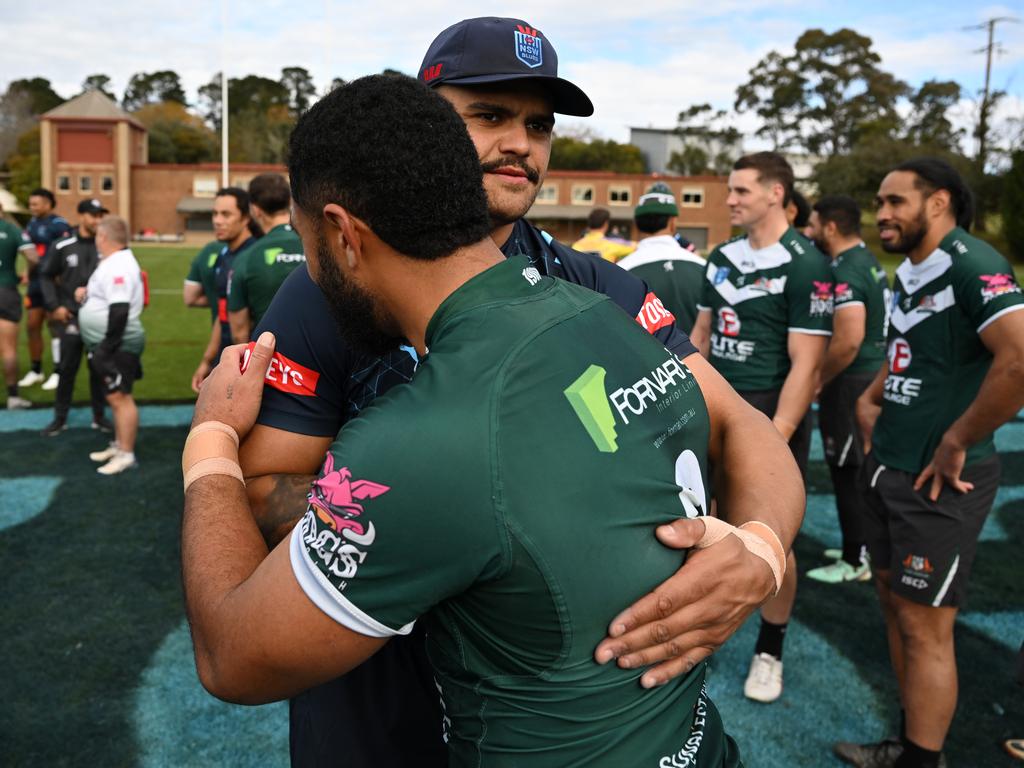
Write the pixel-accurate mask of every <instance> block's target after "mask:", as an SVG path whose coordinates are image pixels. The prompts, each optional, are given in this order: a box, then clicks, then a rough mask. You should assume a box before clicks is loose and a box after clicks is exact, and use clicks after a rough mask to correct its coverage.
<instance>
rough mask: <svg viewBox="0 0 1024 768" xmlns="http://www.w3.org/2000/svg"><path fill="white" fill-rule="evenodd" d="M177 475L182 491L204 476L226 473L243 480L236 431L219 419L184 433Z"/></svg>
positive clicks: (198, 425)
mask: <svg viewBox="0 0 1024 768" xmlns="http://www.w3.org/2000/svg"><path fill="white" fill-rule="evenodd" d="M181 474H182V476H183V477H184V479H185V492H186V493H187V492H188V489H189V486H190V485H192V483H194V482H195V481H196V480H198V479H199V478H201V477H206V476H207V475H228V476H230V477H234V478H237V479H238V480H239V482H241V483H243V484H244V483H245V478H244V476H243V475H242V468H241V466H239V464H238V433H236V432H235V430H234V429H232V428H231V427H229V426H228V425H227V424H224V423H223V422H220V421H204V422H203V423H202V424H197V425H196V426H195V427H193V429H192V431H191V432H189V433H188V438H187V439H186V440H185V448H184V450H183V451H182V454H181Z"/></svg>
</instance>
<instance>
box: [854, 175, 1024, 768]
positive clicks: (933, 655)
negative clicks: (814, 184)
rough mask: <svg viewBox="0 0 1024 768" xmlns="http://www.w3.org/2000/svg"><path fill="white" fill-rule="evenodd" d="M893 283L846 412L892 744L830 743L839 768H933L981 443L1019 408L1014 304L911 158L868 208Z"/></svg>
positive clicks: (1020, 317) (944, 179)
mask: <svg viewBox="0 0 1024 768" xmlns="http://www.w3.org/2000/svg"><path fill="white" fill-rule="evenodd" d="M875 202H876V205H877V206H878V215H877V220H878V229H879V233H880V235H881V238H882V247H883V248H884V249H885V250H886V251H887V252H889V253H902V254H905V255H906V259H904V261H903V263H902V264H900V266H899V267H898V268H897V269H896V274H895V279H894V281H893V298H892V314H891V318H890V323H889V336H888V348H887V353H888V364H887V365H886V366H884V367H883V368H881V369H880V370H879V372H878V374H877V376H876V377H875V380H874V381H873V382H872V383H871V385H870V387H868V389H867V390H866V391H865V392H864V394H863V395H861V397H860V399H859V400H858V401H857V414H858V420H859V421H860V425H861V431H862V433H863V434H864V436H865V439H866V440H870V444H871V453H870V455H868V457H867V460H866V463H865V472H864V474H863V475H862V477H863V478H864V479H865V480H866V481H867V485H868V488H867V489H866V493H867V500H868V510H869V514H868V515H867V517H866V518H865V528H864V532H865V536H866V539H867V544H868V551H869V552H870V554H871V560H872V562H873V563H874V567H875V585H876V587H877V590H878V597H879V602H880V603H881V606H882V614H883V616H884V617H885V623H886V630H887V638H888V641H889V657H890V660H891V661H892V666H893V671H894V672H895V674H896V681H897V683H898V685H899V691H900V704H901V705H902V710H903V722H902V724H901V728H900V738H899V740H896V739H887V740H885V741H882V742H878V743H874V744H850V743H839V744H837V745H836V747H835V751H836V754H837V755H839V757H841V758H842V759H844V760H846V761H847V762H849V763H852V764H853V765H862V766H865V765H872V766H889V765H895V766H899V768H915V767H917V766H927V767H931V766H936V765H940V764H941V763H940V760H941V757H940V752H941V750H942V745H943V743H944V742H945V739H946V734H947V732H948V730H949V726H950V724H951V722H952V720H953V713H954V711H955V709H956V699H957V671H956V656H955V653H954V643H953V625H954V622H955V621H956V616H957V611H958V609H959V607H960V606H961V605H962V604H963V601H964V599H965V597H966V594H967V579H968V577H969V575H970V572H971V566H972V564H973V561H974V555H975V550H976V548H977V542H978V536H979V534H980V533H981V528H982V526H983V525H984V523H985V518H986V517H987V516H988V513H989V511H990V510H991V509H992V503H993V501H994V500H995V496H996V490H997V488H998V485H999V457H998V456H997V455H996V451H995V445H994V443H993V441H992V433H993V432H994V431H995V430H996V429H997V428H998V427H999V426H1001V425H1002V424H1004V423H1006V422H1007V421H1009V420H1010V419H1012V418H1013V417H1014V416H1016V415H1017V413H1018V412H1019V411H1020V409H1021V408H1022V407H1024V312H1022V311H1021V310H1024V296H1022V295H1021V289H1020V286H1019V285H1018V284H1017V280H1016V278H1015V277H1014V274H1013V270H1012V269H1011V268H1010V265H1009V264H1008V263H1007V261H1006V259H1004V258H1003V257H1002V256H1001V255H1000V254H999V253H998V252H997V251H995V250H994V249H993V248H992V247H991V246H990V245H988V244H987V243H985V242H984V241H982V240H979V239H978V238H976V237H972V236H971V235H970V234H968V232H967V227H969V226H970V224H971V220H972V219H973V215H974V211H973V208H974V206H973V198H972V195H971V191H970V189H969V188H968V187H967V185H966V184H965V183H964V181H963V179H962V178H961V177H960V174H958V173H957V172H956V171H955V170H954V169H953V168H952V167H951V166H950V165H949V164H948V163H946V162H945V161H943V160H939V159H936V158H919V159H916V160H910V161H908V162H906V163H903V164H902V165H900V166H898V167H897V168H895V169H894V170H893V171H891V172H890V173H889V174H888V175H887V176H886V177H885V178H884V179H883V180H882V184H881V186H880V187H879V189H878V196H877V198H876V200H875Z"/></svg>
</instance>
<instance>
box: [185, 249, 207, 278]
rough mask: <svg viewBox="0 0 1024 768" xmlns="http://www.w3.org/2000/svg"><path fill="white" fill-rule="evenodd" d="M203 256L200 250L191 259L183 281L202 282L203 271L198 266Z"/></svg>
mask: <svg viewBox="0 0 1024 768" xmlns="http://www.w3.org/2000/svg"><path fill="white" fill-rule="evenodd" d="M203 257H204V253H203V251H200V252H199V253H197V254H196V256H195V258H194V259H192V263H191V264H189V267H188V274H187V275H185V282H186V283H200V284H202V282H203V273H202V268H201V266H200V262H202V260H203Z"/></svg>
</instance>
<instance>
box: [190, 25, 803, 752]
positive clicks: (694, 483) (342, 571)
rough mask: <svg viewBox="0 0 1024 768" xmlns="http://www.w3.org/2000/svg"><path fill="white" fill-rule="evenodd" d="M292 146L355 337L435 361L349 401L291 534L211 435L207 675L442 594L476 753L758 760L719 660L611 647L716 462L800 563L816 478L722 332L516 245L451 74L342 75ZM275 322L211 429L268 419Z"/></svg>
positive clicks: (201, 590) (206, 395) (194, 496)
mask: <svg viewBox="0 0 1024 768" xmlns="http://www.w3.org/2000/svg"><path fill="white" fill-rule="evenodd" d="M524 34H525V33H524ZM528 37H529V36H528ZM527 43H528V41H524V43H523V44H524V45H527ZM534 45H536V42H534ZM531 51H533V53H531ZM522 53H523V55H536V50H535V48H533V49H531V48H529V47H526V48H525V49H524V51H523V52H522ZM428 127H429V130H427V128H428ZM339 142H340V143H341V144H342V145H343V146H345V148H346V151H344V152H338V151H335V149H336V147H337V146H338V144H339ZM289 163H290V175H291V180H292V184H293V189H294V193H295V207H294V216H295V222H296V226H297V227H298V229H299V231H300V232H301V234H302V236H303V242H304V245H305V246H306V248H307V252H308V253H309V254H311V258H310V262H309V269H310V273H311V275H312V277H313V278H314V280H316V282H317V283H318V285H319V286H320V288H321V289H322V291H323V293H324V295H325V296H326V297H327V298H328V301H329V305H330V308H331V311H332V313H333V314H334V315H335V317H336V320H337V321H338V323H339V325H341V326H343V328H342V331H343V336H344V338H346V339H347V340H348V341H349V342H352V343H359V344H360V345H361V346H362V347H364V348H365V349H366V350H367V351H368V352H371V353H379V352H380V351H381V350H386V349H390V348H392V347H393V345H394V344H395V343H396V341H397V340H400V339H404V340H406V341H407V342H408V343H409V344H410V345H411V346H412V347H414V348H415V350H416V351H417V353H418V355H419V356H420V359H421V364H420V367H419V369H418V371H417V372H416V374H415V376H414V377H413V379H412V380H411V381H410V382H409V383H408V384H405V385H400V386H397V387H395V388H393V389H391V390H390V391H389V392H388V393H387V394H385V395H383V396H382V397H380V398H378V399H376V400H375V401H374V403H373V404H372V405H370V406H369V407H367V408H366V409H364V410H363V411H362V413H361V415H360V416H359V418H357V419H354V420H353V421H351V422H350V423H349V424H348V425H347V426H346V428H345V430H343V432H342V436H341V437H340V438H339V440H338V441H336V442H335V444H334V445H333V446H332V448H331V450H330V452H329V454H328V458H327V461H326V463H325V465H324V467H323V469H322V471H321V473H320V477H319V479H318V480H317V481H316V482H315V483H314V485H313V488H312V490H311V492H310V496H309V499H310V504H309V507H308V511H307V513H306V516H305V517H304V518H303V519H302V521H301V522H300V523H299V525H298V526H296V528H295V530H294V532H293V533H292V535H291V536H290V537H289V540H286V541H284V542H282V543H281V545H279V546H278V547H276V548H275V550H274V551H273V552H271V553H270V554H269V556H268V555H267V548H266V545H265V544H264V540H263V537H262V534H261V533H260V531H259V529H258V527H257V526H256V524H255V522H254V520H253V519H252V517H251V513H250V511H249V506H248V501H247V497H246V493H245V489H244V486H243V484H242V482H241V470H240V468H239V467H238V466H237V463H235V464H233V466H232V463H231V462H230V461H226V457H227V456H228V455H229V454H224V458H216V457H214V456H213V455H209V456H208V457H207V456H206V455H205V454H204V455H200V456H195V455H194V454H190V450H191V449H190V448H189V447H188V445H187V446H186V457H185V460H184V461H183V465H184V466H185V467H186V494H185V504H186V507H185V516H184V520H183V533H182V536H183V539H182V545H183V551H182V560H183V569H184V583H185V591H186V596H187V604H188V611H189V616H190V621H191V624H192V631H193V638H194V644H195V649H196V656H197V665H198V669H199V671H200V676H201V679H202V680H203V682H204V685H206V686H207V687H208V688H209V689H210V690H212V691H213V692H215V693H216V694H217V695H220V696H222V697H225V698H230V699H232V700H238V701H257V700H267V699H270V698H280V697H283V696H286V695H288V694H290V693H293V692H295V691H298V690H302V689H304V688H307V687H309V686H310V685H313V684H315V683H317V682H319V681H323V680H327V679H330V678H332V677H334V676H337V675H339V674H341V673H343V672H345V671H346V670H348V669H350V668H352V667H353V666H354V665H356V664H358V663H360V662H361V661H362V660H363V659H365V658H367V657H368V656H369V655H370V654H372V653H373V652H374V651H376V650H377V649H378V648H380V646H381V645H382V644H383V643H384V642H386V640H387V639H388V638H389V637H392V636H395V635H398V634H405V633H408V632H409V631H411V629H412V626H413V624H414V623H415V621H416V620H417V619H419V618H420V617H421V616H423V617H425V618H424V620H425V621H426V622H427V623H428V624H429V625H430V627H431V630H430V632H429V633H428V638H429V639H428V643H429V645H430V656H431V660H432V663H433V664H434V667H435V670H436V672H437V675H438V678H439V687H440V689H441V692H442V695H443V699H444V705H445V725H446V737H447V741H448V744H449V749H450V750H451V755H452V758H451V759H452V764H453V765H466V764H475V765H511V764H523V763H524V762H526V763H529V764H530V765H533V766H545V765H552V766H569V765H594V764H598V763H603V764H607V765H678V766H684V765H696V764H699V765H702V766H722V765H736V764H738V755H737V754H736V750H735V746H734V744H733V743H732V742H731V740H730V739H728V738H727V737H726V736H725V734H724V732H723V729H722V725H721V720H720V718H719V717H718V714H717V712H716V711H715V709H714V707H713V705H712V704H711V702H710V701H708V699H707V697H706V695H705V693H704V691H703V674H704V671H703V666H704V665H702V664H698V665H696V666H695V667H693V668H692V669H690V670H689V671H688V672H687V673H686V674H685V675H683V676H680V677H678V678H676V679H674V680H671V681H668V682H666V683H665V684H664V685H662V686H659V687H655V688H653V689H650V690H644V688H643V686H642V685H641V684H640V681H641V678H642V675H643V671H642V669H640V668H639V666H638V665H624V666H619V665H614V664H603V665H602V664H597V663H596V662H595V661H594V648H595V647H596V646H597V644H598V642H599V641H600V640H601V639H602V638H603V637H604V636H605V632H606V629H607V622H608V616H607V610H608V605H609V604H611V605H616V604H621V603H623V602H628V600H630V599H633V597H635V596H637V595H641V594H644V593H645V592H646V591H648V590H650V589H651V588H652V587H654V586H655V585H657V584H658V583H659V582H660V581H662V580H663V579H664V578H666V577H667V576H669V575H670V574H671V573H673V572H674V570H675V569H676V567H677V566H678V561H677V558H676V557H674V556H673V553H672V552H671V551H670V550H666V549H662V548H661V546H660V545H659V544H658V542H657V539H656V538H654V537H652V536H651V526H652V524H658V523H669V522H671V521H672V520H673V519H674V518H675V517H676V516H677V515H678V514H679V510H683V511H684V512H685V514H686V515H687V516H689V517H697V516H700V515H702V514H703V513H704V512H705V511H706V509H707V503H708V498H707V492H706V488H707V487H708V485H709V483H710V482H711V478H710V476H709V474H708V473H709V470H708V467H709V465H711V466H714V467H715V468H716V475H715V478H714V482H715V487H716V490H717V491H718V495H719V498H720V499H722V501H723V503H725V504H729V505H730V506H733V507H735V508H736V509H737V510H738V512H739V514H742V515H749V514H750V513H751V511H752V510H754V509H758V510H759V512H758V515H759V517H760V518H761V519H762V520H763V521H764V522H765V523H767V524H768V525H769V526H772V527H773V528H775V530H777V531H779V533H780V536H779V538H780V539H781V544H779V547H778V555H777V557H776V560H775V562H776V564H781V562H782V561H783V559H784V546H788V545H789V544H790V542H791V539H792V536H793V535H794V534H795V526H794V525H793V518H794V517H797V518H798V517H799V514H798V511H799V509H800V507H801V505H802V503H803V491H802V488H801V485H800V481H799V474H798V472H797V469H796V467H795V464H794V462H793V461H792V459H791V458H790V457H789V456H788V455H787V454H786V452H785V451H782V450H779V449H781V447H782V441H781V440H780V438H779V436H778V434H777V433H776V432H775V431H774V430H773V429H772V428H771V426H770V424H769V423H768V421H767V420H766V419H763V418H761V417H757V416H756V415H755V414H753V413H752V411H751V409H750V408H749V407H748V406H747V405H746V404H745V403H743V401H742V400H741V399H740V398H739V397H737V396H736V395H735V393H734V392H733V391H732V390H731V389H730V388H729V387H728V386H727V385H726V384H725V382H724V381H723V380H722V379H721V377H719V376H718V375H717V374H716V373H715V372H714V370H713V369H712V368H711V367H710V366H709V365H707V363H706V362H705V361H704V360H703V359H702V358H700V357H699V356H698V355H696V354H691V355H688V356H687V359H686V361H685V362H684V361H681V360H679V359H678V358H676V357H675V356H674V355H672V354H671V353H669V352H668V351H667V350H666V349H665V348H664V347H663V346H662V345H661V344H659V343H658V342H657V341H655V340H653V339H651V338H650V336H649V334H648V333H647V332H646V331H645V330H644V329H643V328H641V327H638V324H637V323H635V322H634V321H632V320H631V319H630V318H629V317H628V316H627V315H624V314H623V313H622V311H621V310H620V309H619V308H618V306H617V305H614V304H613V303H612V302H611V301H610V300H609V299H607V298H605V297H603V296H600V295H598V294H596V293H593V292H590V291H587V290H584V289H582V288H579V287H576V286H572V285H569V284H568V283H566V282H564V281H559V280H553V279H551V278H546V277H542V276H541V275H540V273H539V272H538V270H536V268H533V267H530V266H529V262H528V261H527V260H526V259H524V258H522V257H519V256H516V257H512V258H508V259H506V258H505V257H504V256H503V254H502V253H501V252H500V250H499V249H498V247H497V246H496V245H495V243H494V242H493V240H492V239H491V238H490V237H489V235H490V232H491V228H492V223H491V221H490V219H489V216H488V202H487V198H486V195H485V193H484V190H483V187H482V184H481V168H480V164H479V160H478V158H477V154H476V151H475V149H474V146H473V144H472V141H471V140H470V138H469V135H468V134H467V133H466V129H465V126H464V124H463V122H462V120H461V119H460V118H459V116H458V115H457V114H456V113H455V112H454V111H453V110H452V108H451V105H450V104H449V103H448V102H447V101H446V100H445V99H444V98H443V97H442V96H440V95H439V94H437V93H436V92H432V91H430V90H429V89H427V88H424V87H423V86H422V85H421V84H418V83H415V82H413V81H411V80H409V79H407V78H398V77H388V76H375V77H370V78H363V79H361V80H358V81H356V82H354V83H351V84H349V85H347V86H343V87H341V88H338V89H336V90H335V91H333V92H332V93H331V94H330V95H328V96H327V97H325V98H324V99H323V100H322V101H321V102H320V103H319V104H317V105H316V106H314V107H313V108H312V109H310V110H309V111H308V112H306V113H305V114H304V115H303V116H302V118H300V120H299V123H298V125H297V126H296V128H295V131H294V133H293V135H292V140H291V145H290V152H289ZM439 179H444V192H445V194H434V192H435V191H436V190H437V184H438V180H439ZM483 328H486V329H487V333H482V332H481V330H482V329H483ZM272 343H273V337H272V336H271V335H270V334H267V336H266V337H261V339H260V342H259V343H258V344H257V345H256V346H255V347H254V348H253V349H254V351H253V353H252V356H251V357H250V358H249V360H248V369H247V370H246V371H245V373H239V370H238V363H239V362H240V361H241V352H240V350H239V349H238V348H232V349H231V350H228V352H226V353H225V358H224V361H223V363H222V364H221V365H220V366H218V368H217V370H216V371H215V372H214V373H213V374H212V376H211V378H210V379H209V380H208V381H207V383H206V384H205V385H204V387H203V389H202V391H201V393H200V397H199V401H198V403H197V406H196V417H195V421H196V423H197V425H199V424H202V425H204V426H205V427H206V430H205V431H204V430H200V429H196V430H194V432H193V435H192V436H190V444H192V445H196V446H198V445H199V444H200V440H207V438H204V437H203V435H205V434H207V432H210V431H211V430H212V431H221V430H220V429H219V428H218V427H217V426H216V425H211V423H210V422H211V421H218V422H221V425H220V427H223V426H224V425H225V424H227V425H228V426H229V427H231V428H232V429H234V430H235V432H240V434H235V435H234V436H235V437H236V438H237V437H242V438H244V436H245V433H246V432H247V431H248V429H250V428H251V426H252V424H253V422H254V421H255V418H256V414H257V411H258V405H259V398H260V394H261V391H262V389H263V376H264V374H265V372H266V371H267V369H268V366H269V364H270V362H271V353H272V351H273V350H272ZM228 433H229V434H231V430H228ZM223 438H224V435H223V434H222V435H221V436H220V438H217V439H223ZM193 439H195V441H196V442H195V443H192V441H193ZM752 446H756V447H752ZM763 448H768V449H769V450H768V454H769V455H768V456H767V457H765V458H762V457H760V456H759V455H757V451H758V450H760V449H763ZM772 448H774V450H772ZM196 450H197V451H198V448H197V449H196ZM230 450H233V451H234V457H235V459H237V441H236V442H234V443H232V444H231V449H230ZM208 462H212V463H208ZM218 462H220V464H218ZM225 462H226V464H227V466H225ZM740 467H742V471H740V469H739V468H740ZM221 473H223V474H221ZM229 474H230V475H231V476H230V477H228V476H226V475H229ZM769 488H771V492H770V493H769V491H768V489H769ZM594 510H600V513H599V514H595V512H594ZM752 530H753V529H752ZM726 539H727V540H728V541H723V543H726V544H727V545H728V546H730V547H735V548H736V551H737V555H738V554H739V553H740V552H741V551H742V550H741V549H740V547H742V546H743V545H742V544H740V540H739V539H738V538H736V537H733V536H727V537H726ZM716 546H719V545H716ZM765 570H769V569H767V567H766V569H765ZM775 583H776V584H777V583H778V581H777V580H776V582H775ZM627 711H628V716H624V715H623V713H624V712H627Z"/></svg>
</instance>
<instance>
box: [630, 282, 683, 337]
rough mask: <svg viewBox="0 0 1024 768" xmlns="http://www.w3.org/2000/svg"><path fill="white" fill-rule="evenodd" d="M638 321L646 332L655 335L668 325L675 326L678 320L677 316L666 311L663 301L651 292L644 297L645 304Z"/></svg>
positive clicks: (637, 316)
mask: <svg viewBox="0 0 1024 768" xmlns="http://www.w3.org/2000/svg"><path fill="white" fill-rule="evenodd" d="M636 321H637V322H638V323H640V325H642V326H643V327H644V330H645V331H647V332H648V333H654V332H655V331H657V330H659V329H661V328H664V327H665V326H667V325H674V324H675V322H676V318H675V315H673V314H672V313H671V312H669V311H668V310H667V309H665V305H664V304H662V303H661V299H659V298H658V297H657V296H655V295H654V292H653V291H651V292H650V293H648V294H647V296H645V297H644V303H643V306H641V307H640V311H639V312H638V313H637V315H636Z"/></svg>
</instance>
